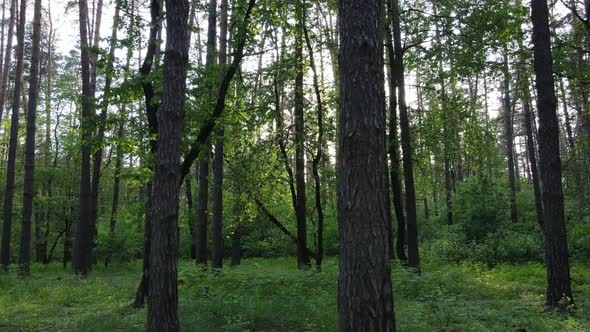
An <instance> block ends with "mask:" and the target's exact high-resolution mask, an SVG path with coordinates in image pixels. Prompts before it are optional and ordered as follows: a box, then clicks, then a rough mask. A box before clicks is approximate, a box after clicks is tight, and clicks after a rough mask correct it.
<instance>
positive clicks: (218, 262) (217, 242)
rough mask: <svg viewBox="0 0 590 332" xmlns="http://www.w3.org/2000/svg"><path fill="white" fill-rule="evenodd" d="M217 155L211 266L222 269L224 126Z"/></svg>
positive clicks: (222, 48) (223, 37) (223, 18)
mask: <svg viewBox="0 0 590 332" xmlns="http://www.w3.org/2000/svg"><path fill="white" fill-rule="evenodd" d="M227 2H228V1H227V0H221V4H220V5H221V13H220V17H219V65H220V67H221V71H220V76H221V79H223V75H224V73H225V65H226V64H227ZM216 136H217V137H216V142H215V157H214V159H213V191H212V195H211V196H212V202H211V203H212V210H213V211H212V212H213V218H212V226H213V227H212V232H211V235H212V238H213V239H212V240H213V245H212V250H211V268H213V269H221V268H222V266H223V253H224V249H223V248H224V247H223V128H219V129H218V130H217V133H216Z"/></svg>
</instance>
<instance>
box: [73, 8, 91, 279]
mask: <svg viewBox="0 0 590 332" xmlns="http://www.w3.org/2000/svg"><path fill="white" fill-rule="evenodd" d="M79 7H80V8H79V9H80V47H81V49H82V50H81V55H80V57H81V61H80V62H81V66H82V118H81V120H80V127H81V128H80V130H81V132H82V149H81V150H82V163H81V165H80V170H81V173H80V199H79V201H80V207H79V209H78V210H79V216H78V223H77V225H76V227H75V229H76V236H75V239H74V251H73V259H72V268H73V270H74V273H76V274H80V275H82V276H85V275H86V274H88V272H89V271H90V268H91V265H92V242H93V240H92V239H93V231H92V187H91V178H90V170H91V169H90V168H91V166H90V159H91V158H90V157H91V152H92V145H91V142H90V139H91V138H92V125H93V121H92V114H93V113H94V111H93V109H94V93H93V91H92V86H91V78H90V54H89V53H88V47H89V44H88V3H87V0H80V2H79Z"/></svg>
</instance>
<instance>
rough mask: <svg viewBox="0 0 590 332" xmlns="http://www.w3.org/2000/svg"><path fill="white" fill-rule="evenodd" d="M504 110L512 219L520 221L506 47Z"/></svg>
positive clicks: (505, 51)
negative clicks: (517, 203) (517, 208)
mask: <svg viewBox="0 0 590 332" xmlns="http://www.w3.org/2000/svg"><path fill="white" fill-rule="evenodd" d="M503 72H504V81H503V94H504V96H503V108H504V132H505V135H506V158H507V160H508V187H509V189H510V219H512V222H517V221H518V214H517V211H516V181H515V171H514V138H513V136H514V135H513V127H512V103H511V102H510V77H509V74H508V49H507V47H506V46H505V47H504V63H503Z"/></svg>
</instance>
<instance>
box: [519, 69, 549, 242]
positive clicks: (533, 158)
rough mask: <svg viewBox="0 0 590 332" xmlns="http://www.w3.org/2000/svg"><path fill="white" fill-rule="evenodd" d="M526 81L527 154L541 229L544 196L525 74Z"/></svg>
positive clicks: (524, 98)
mask: <svg viewBox="0 0 590 332" xmlns="http://www.w3.org/2000/svg"><path fill="white" fill-rule="evenodd" d="M523 79H524V82H523V84H522V89H523V91H522V96H523V101H522V102H523V105H522V106H523V110H524V126H525V127H524V128H525V134H526V138H527V140H526V143H527V146H526V148H527V154H528V157H529V162H530V164H531V176H532V181H533V191H534V194H535V210H536V212H537V223H538V224H539V228H540V229H541V231H543V229H544V222H543V198H542V197H541V186H540V179H539V171H538V170H539V168H538V166H537V152H536V149H535V141H534V140H533V125H532V122H533V121H534V119H533V116H532V112H531V96H530V92H529V80H528V77H527V76H526V75H525V76H524V77H523Z"/></svg>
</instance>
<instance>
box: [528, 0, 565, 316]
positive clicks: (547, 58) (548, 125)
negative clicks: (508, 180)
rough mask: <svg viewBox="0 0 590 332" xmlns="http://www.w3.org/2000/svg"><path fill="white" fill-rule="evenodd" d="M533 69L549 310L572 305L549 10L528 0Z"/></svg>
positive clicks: (544, 4)
mask: <svg viewBox="0 0 590 332" xmlns="http://www.w3.org/2000/svg"><path fill="white" fill-rule="evenodd" d="M531 9H532V15H531V16H532V23H533V45H534V69H535V75H536V78H537V79H536V88H537V105H538V110H539V157H540V164H541V165H540V166H541V182H542V183H543V194H542V197H543V208H544V209H543V212H544V222H545V226H544V232H543V233H544V235H545V263H546V265H547V294H546V297H545V303H546V304H547V305H549V306H559V305H567V304H571V303H573V302H574V299H573V294H572V288H571V277H570V269H569V257H568V252H567V239H566V230H565V213H564V204H563V200H564V199H563V191H562V187H561V159H560V155H559V128H558V122H557V98H556V97H555V82H554V79H553V58H552V55H551V39H550V34H549V10H548V8H547V1H546V0H532V2H531Z"/></svg>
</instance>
